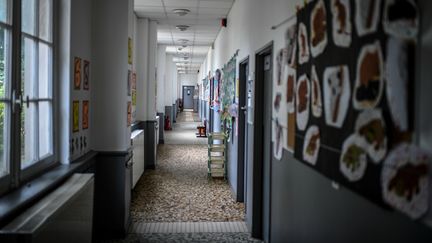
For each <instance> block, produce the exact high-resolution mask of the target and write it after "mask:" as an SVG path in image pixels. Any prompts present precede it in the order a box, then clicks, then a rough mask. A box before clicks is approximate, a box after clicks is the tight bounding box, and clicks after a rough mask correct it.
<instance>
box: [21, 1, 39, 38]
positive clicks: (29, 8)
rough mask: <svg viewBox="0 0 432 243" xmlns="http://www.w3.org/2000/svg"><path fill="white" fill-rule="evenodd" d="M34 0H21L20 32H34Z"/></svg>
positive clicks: (32, 33) (33, 33) (31, 33)
mask: <svg viewBox="0 0 432 243" xmlns="http://www.w3.org/2000/svg"><path fill="white" fill-rule="evenodd" d="M36 2H37V1H36V0H22V6H21V11H22V18H21V21H22V25H21V26H22V32H25V33H27V34H30V35H35V33H36Z"/></svg>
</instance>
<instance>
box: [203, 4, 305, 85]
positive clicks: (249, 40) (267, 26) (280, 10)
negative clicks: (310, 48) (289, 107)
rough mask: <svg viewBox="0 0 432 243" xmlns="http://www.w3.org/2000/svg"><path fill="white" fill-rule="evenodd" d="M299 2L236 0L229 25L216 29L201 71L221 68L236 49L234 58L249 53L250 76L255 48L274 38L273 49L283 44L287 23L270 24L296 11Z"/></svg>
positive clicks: (252, 72)
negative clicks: (273, 28)
mask: <svg viewBox="0 0 432 243" xmlns="http://www.w3.org/2000/svg"><path fill="white" fill-rule="evenodd" d="M300 4H303V1H302V0H290V1H286V0H272V1H262V0H236V1H235V2H234V5H233V7H232V9H231V11H230V13H229V15H228V26H227V27H226V28H222V29H221V31H220V32H219V34H218V37H217V38H216V41H215V43H214V50H211V49H210V50H209V53H208V55H207V63H205V64H206V65H203V66H202V67H203V68H204V70H202V72H201V75H204V74H205V75H207V74H208V71H212V73H214V71H215V70H216V69H218V68H222V67H223V65H224V64H225V63H227V62H228V61H229V59H230V58H231V57H232V55H234V53H235V51H236V50H237V49H239V50H240V51H239V55H238V57H237V62H239V61H241V60H243V59H244V58H246V57H247V56H249V67H250V68H249V70H250V74H251V75H252V77H253V75H254V73H255V52H256V51H257V50H259V49H260V48H262V47H264V46H265V45H266V44H268V43H269V42H271V41H274V46H273V47H274V50H275V51H276V50H279V49H280V48H283V45H284V39H283V36H284V32H285V30H286V25H282V26H281V27H280V28H278V29H277V30H272V29H271V26H273V25H276V24H278V23H280V22H282V21H283V20H285V19H286V18H288V17H289V16H291V15H293V14H295V12H296V5H300ZM237 71H238V70H237ZM237 76H238V73H237Z"/></svg>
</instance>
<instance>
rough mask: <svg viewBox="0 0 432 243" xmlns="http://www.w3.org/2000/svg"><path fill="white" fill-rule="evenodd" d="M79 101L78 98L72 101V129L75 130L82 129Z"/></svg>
mask: <svg viewBox="0 0 432 243" xmlns="http://www.w3.org/2000/svg"><path fill="white" fill-rule="evenodd" d="M79 123H80V121H79V101H78V100H74V101H73V102H72V126H73V127H72V131H73V132H74V133H75V132H79V130H80V128H79V127H80V126H79Z"/></svg>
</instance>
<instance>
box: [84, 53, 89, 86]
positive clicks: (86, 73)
mask: <svg viewBox="0 0 432 243" xmlns="http://www.w3.org/2000/svg"><path fill="white" fill-rule="evenodd" d="M83 89H84V90H89V89H90V62H89V61H87V60H84V83H83Z"/></svg>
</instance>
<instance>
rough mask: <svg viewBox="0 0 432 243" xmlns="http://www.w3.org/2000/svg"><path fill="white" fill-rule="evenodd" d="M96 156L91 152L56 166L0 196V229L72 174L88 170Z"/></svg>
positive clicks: (95, 153)
mask: <svg viewBox="0 0 432 243" xmlns="http://www.w3.org/2000/svg"><path fill="white" fill-rule="evenodd" d="M96 155H97V152H94V151H92V152H89V153H87V154H86V155H84V156H83V157H81V158H79V159H77V160H76V161H73V162H72V163H71V164H67V165H63V164H62V165H58V166H56V167H54V168H52V169H51V170H49V171H47V172H46V173H44V174H42V175H41V176H39V177H37V178H35V179H33V180H31V181H30V182H28V183H26V184H24V185H23V186H21V187H20V188H18V189H17V190H14V191H12V192H10V193H8V194H6V195H4V196H2V197H1V198H0V228H1V227H4V225H6V224H7V223H8V222H9V221H10V220H12V219H13V218H15V217H16V216H18V215H19V214H20V213H22V212H23V211H24V210H25V209H26V208H28V207H30V206H31V205H32V204H34V203H35V202H36V201H38V200H40V199H41V198H42V197H44V196H45V195H47V194H48V193H49V192H51V191H52V190H54V189H55V188H57V187H58V186H60V185H61V184H62V183H63V182H64V181H65V180H66V179H67V178H69V177H70V176H71V175H72V174H74V173H77V172H84V171H86V170H87V169H88V168H90V167H91V166H92V165H93V163H94V159H95V157H96Z"/></svg>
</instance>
